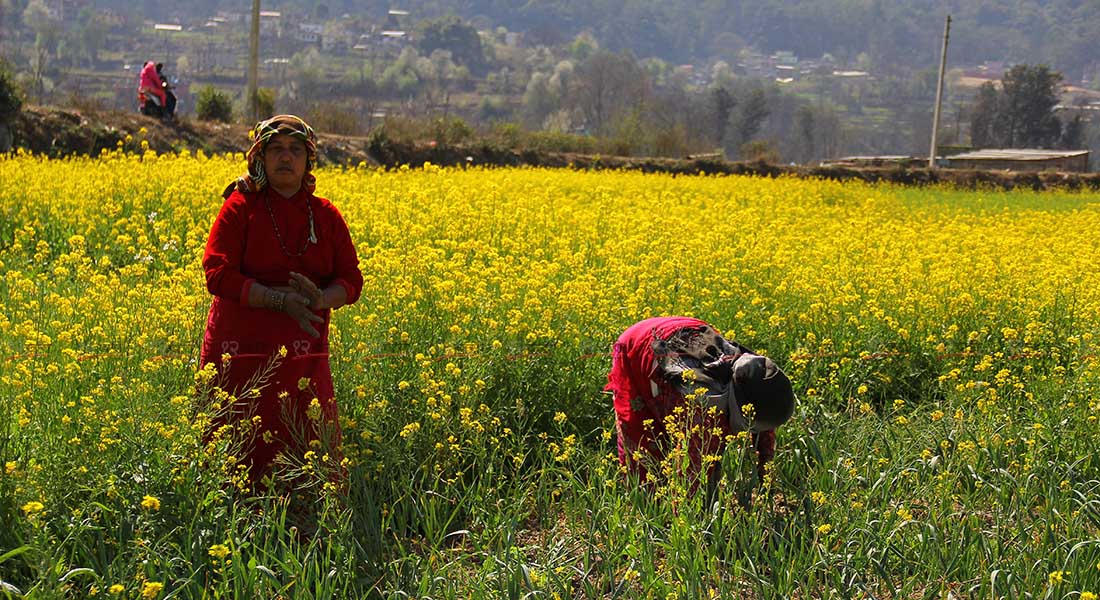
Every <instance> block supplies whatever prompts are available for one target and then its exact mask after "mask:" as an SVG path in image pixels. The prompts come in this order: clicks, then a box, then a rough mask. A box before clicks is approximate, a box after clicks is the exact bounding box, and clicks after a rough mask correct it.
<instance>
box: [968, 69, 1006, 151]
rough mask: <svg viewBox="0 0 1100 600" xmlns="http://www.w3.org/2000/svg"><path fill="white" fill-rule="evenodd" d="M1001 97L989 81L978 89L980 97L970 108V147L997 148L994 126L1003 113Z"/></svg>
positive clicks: (978, 96)
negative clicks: (1001, 112)
mask: <svg viewBox="0 0 1100 600" xmlns="http://www.w3.org/2000/svg"><path fill="white" fill-rule="evenodd" d="M1000 105H1001V96H1000V93H999V92H998V91H997V87H996V86H994V85H993V82H991V81H987V82H985V83H983V84H982V85H981V87H979V88H978V95H977V97H976V98H975V99H974V104H973V106H971V107H970V145H971V146H974V147H975V148H990V147H992V146H997V145H999V144H998V140H997V136H996V134H995V133H994V130H993V124H994V122H995V121H996V120H997V118H998V115H999V114H1000V111H1001V106H1000Z"/></svg>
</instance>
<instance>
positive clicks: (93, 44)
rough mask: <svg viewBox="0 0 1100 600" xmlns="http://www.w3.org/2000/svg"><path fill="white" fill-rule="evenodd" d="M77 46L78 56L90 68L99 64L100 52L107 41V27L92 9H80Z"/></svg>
mask: <svg viewBox="0 0 1100 600" xmlns="http://www.w3.org/2000/svg"><path fill="white" fill-rule="evenodd" d="M76 20H77V30H76V45H77V49H78V50H79V52H78V56H80V57H82V58H83V59H84V61H86V62H87V64H89V65H90V66H93V67H94V66H95V64H96V63H97V62H99V50H100V49H101V48H102V47H103V42H104V40H106V39H107V25H106V24H105V23H104V22H103V20H102V19H100V18H99V17H98V16H97V15H96V13H95V11H93V10H92V9H91V7H87V6H86V7H84V8H82V9H80V13H79V14H78V15H77V19H76Z"/></svg>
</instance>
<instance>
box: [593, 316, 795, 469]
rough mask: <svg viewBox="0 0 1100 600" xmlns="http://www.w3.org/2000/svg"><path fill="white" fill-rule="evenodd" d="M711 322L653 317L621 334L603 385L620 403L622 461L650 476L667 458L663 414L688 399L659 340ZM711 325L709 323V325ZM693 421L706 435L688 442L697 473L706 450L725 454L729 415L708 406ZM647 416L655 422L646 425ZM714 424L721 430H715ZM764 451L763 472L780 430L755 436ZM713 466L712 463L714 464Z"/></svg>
mask: <svg viewBox="0 0 1100 600" xmlns="http://www.w3.org/2000/svg"><path fill="white" fill-rule="evenodd" d="M701 326H708V325H707V323H706V322H705V321H701V320H699V319H695V318H691V317H653V318H650V319H646V320H644V321H639V322H637V323H635V324H634V325H631V326H630V327H628V328H627V329H626V331H624V332H623V333H622V335H621V336H619V339H618V341H616V342H615V347H614V349H613V352H612V359H611V361H612V362H611V371H610V372H609V373H608V375H607V386H606V387H604V391H607V392H610V393H611V394H612V395H613V398H614V404H615V428H616V433H617V434H618V435H617V437H618V445H619V462H620V463H622V464H624V465H628V466H629V467H630V468H631V470H633V471H634V472H636V473H638V475H639V476H640V477H641V478H642V479H643V481H644V480H645V477H646V472H647V468H646V466H647V465H649V466H652V465H654V464H657V463H658V462H660V461H661V460H663V459H664V450H665V449H664V448H663V446H664V445H665V443H666V442H667V438H668V434H667V432H666V431H665V425H664V419H665V417H667V416H668V415H669V414H671V413H672V411H673V409H675V407H677V406H680V405H684V404H685V400H684V396H683V394H681V392H680V390H678V389H677V388H676V387H674V386H673V385H671V384H669V383H668V382H667V381H666V379H665V374H664V373H662V372H661V371H660V368H659V366H658V361H657V358H656V356H655V355H654V352H653V342H654V341H655V340H668V339H669V338H671V337H672V336H673V335H674V334H676V333H677V332H678V331H680V330H682V329H694V328H698V327H701ZM708 327H709V326H708ZM685 417H686V418H688V419H690V420H691V423H692V424H698V425H700V426H701V431H703V432H704V433H705V435H702V436H692V438H691V440H690V445H689V454H690V458H691V463H692V468H693V473H691V474H689V475H690V477H691V478H694V477H695V476H697V475H698V473H699V470H700V468H701V462H702V456H703V455H706V454H718V455H720V454H721V453H722V451H723V450H724V449H725V436H726V435H727V434H728V433H730V427H729V422H728V419H727V418H726V416H725V415H721V414H719V415H709V414H707V413H706V412H705V411H703V410H696V411H693V412H692V413H689V414H686V415H685ZM647 421H649V422H650V423H649V424H648V425H647V423H646V422H647ZM715 430H718V431H720V432H721V433H720V434H715V433H714V432H715ZM754 442H755V446H756V450H757V452H758V453H759V463H758V472H759V474H760V476H761V478H762V477H763V473H764V465H765V463H766V462H767V461H770V460H771V459H772V457H773V456H774V455H775V431H764V432H761V433H759V434H756V435H755V436H754ZM635 451H641V452H642V454H643V460H642V464H639V462H638V461H636V460H633V454H634V452H635ZM712 468H713V467H712Z"/></svg>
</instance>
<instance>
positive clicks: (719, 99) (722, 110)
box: [713, 85, 737, 146]
mask: <svg viewBox="0 0 1100 600" xmlns="http://www.w3.org/2000/svg"><path fill="white" fill-rule="evenodd" d="M713 95H714V139H715V141H716V142H717V143H718V145H719V146H721V145H722V144H723V143H724V142H725V140H726V129H727V128H728V127H729V122H730V115H732V114H733V109H734V108H736V107H737V100H736V99H734V97H733V94H731V93H730V92H729V90H727V89H726V87H725V86H723V85H719V86H718V87H716V88H714V92H713Z"/></svg>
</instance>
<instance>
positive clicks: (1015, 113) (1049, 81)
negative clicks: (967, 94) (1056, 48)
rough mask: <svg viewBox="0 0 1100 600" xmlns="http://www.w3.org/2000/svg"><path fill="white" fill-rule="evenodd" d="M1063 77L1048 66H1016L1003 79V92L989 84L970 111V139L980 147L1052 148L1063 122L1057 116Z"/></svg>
mask: <svg viewBox="0 0 1100 600" xmlns="http://www.w3.org/2000/svg"><path fill="white" fill-rule="evenodd" d="M1061 81H1062V74H1061V73H1058V72H1057V71H1052V70H1050V68H1049V67H1047V66H1046V65H1016V66H1015V67H1012V68H1011V69H1009V70H1008V71H1007V72H1005V74H1004V76H1003V77H1002V78H1001V89H1000V90H997V89H996V88H995V87H994V85H993V84H992V83H990V82H987V83H985V84H983V85H982V87H981V88H979V90H978V96H977V97H976V98H975V100H974V104H973V105H972V106H971V109H970V115H971V118H970V140H971V144H973V145H974V146H975V147H978V148H988V147H993V146H997V147H1001V148H1052V147H1054V146H1056V145H1059V143H1060V142H1061V140H1062V139H1063V137H1062V122H1061V121H1060V120H1059V119H1058V116H1057V115H1055V114H1054V107H1055V106H1056V105H1057V104H1058V101H1059V92H1060V90H1059V84H1060V83H1061Z"/></svg>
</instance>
